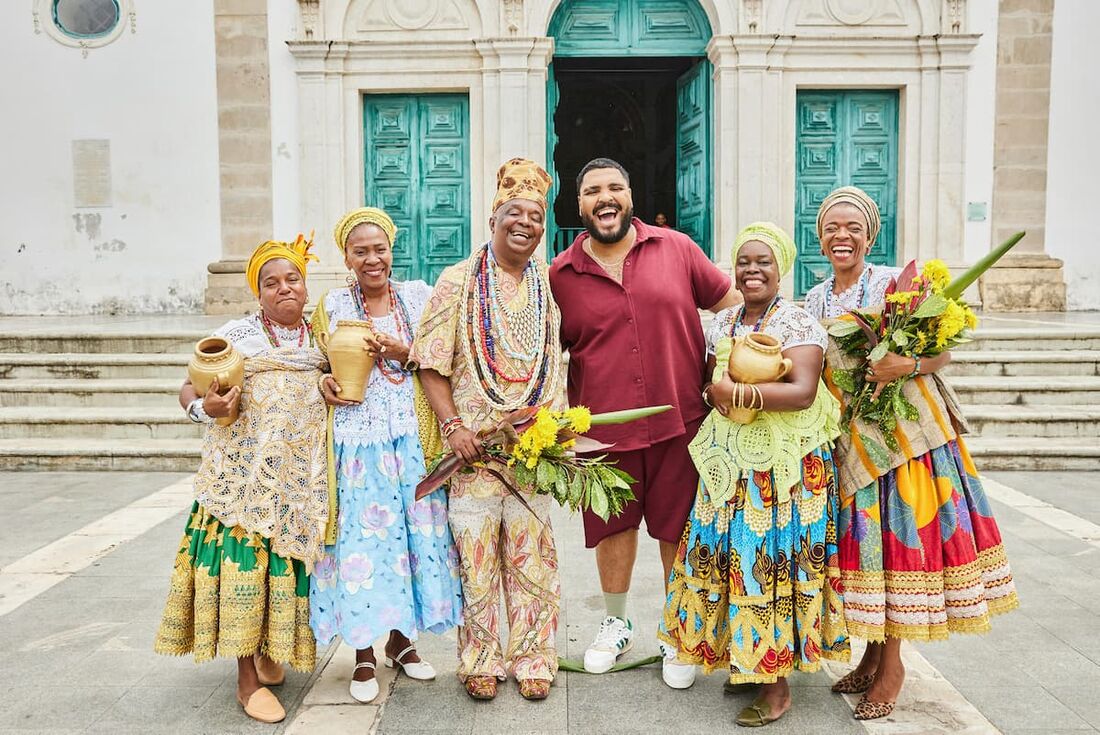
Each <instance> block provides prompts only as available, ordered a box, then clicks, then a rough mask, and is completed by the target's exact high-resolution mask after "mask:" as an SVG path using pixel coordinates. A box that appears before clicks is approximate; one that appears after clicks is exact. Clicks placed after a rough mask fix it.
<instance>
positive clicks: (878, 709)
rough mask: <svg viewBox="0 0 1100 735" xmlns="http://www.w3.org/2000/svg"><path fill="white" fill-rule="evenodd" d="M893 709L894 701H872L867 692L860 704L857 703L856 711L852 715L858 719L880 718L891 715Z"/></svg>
mask: <svg viewBox="0 0 1100 735" xmlns="http://www.w3.org/2000/svg"><path fill="white" fill-rule="evenodd" d="M893 711H894V703H893V702H872V701H871V700H869V699H867V695H866V694H865V695H863V697H862V698H861V699H860V700H859V704H857V705H856V711H855V712H854V713H853V715H852V716H853V717H855V718H856V719H857V720H878V719H880V718H883V717H889V716H890V715H891V713H893Z"/></svg>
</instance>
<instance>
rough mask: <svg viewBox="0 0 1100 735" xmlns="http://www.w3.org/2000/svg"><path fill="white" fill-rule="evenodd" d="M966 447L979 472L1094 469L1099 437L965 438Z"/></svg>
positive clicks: (1098, 457)
mask: <svg viewBox="0 0 1100 735" xmlns="http://www.w3.org/2000/svg"><path fill="white" fill-rule="evenodd" d="M966 446H967V448H968V449H969V450H970V454H971V456H972V457H973V458H974V464H976V465H977V466H978V469H979V470H980V471H981V472H994V471H997V470H1001V471H1007V470H1035V471H1039V470H1052V471H1057V470H1095V469H1096V466H1097V463H1100V439H1097V438H1096V437H1095V436H1093V437H1079V438H1067V437H1063V438H1044V439H1035V438H1031V437H1016V438H1009V437H991V438H984V437H973V436H968V437H966Z"/></svg>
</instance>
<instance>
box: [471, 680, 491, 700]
mask: <svg viewBox="0 0 1100 735" xmlns="http://www.w3.org/2000/svg"><path fill="white" fill-rule="evenodd" d="M466 693H467V694H469V695H470V696H471V697H473V698H474V699H493V698H495V697H496V696H497V679H496V677H495V676H468V677H466Z"/></svg>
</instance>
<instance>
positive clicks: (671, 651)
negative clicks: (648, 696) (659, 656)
mask: <svg viewBox="0 0 1100 735" xmlns="http://www.w3.org/2000/svg"><path fill="white" fill-rule="evenodd" d="M661 653H663V654H664V656H665V659H664V661H662V662H661V678H662V679H664V680H665V684H668V685H669V686H670V687H672V688H673V689H687V688H688V687H690V686H691V685H692V684H694V683H695V664H685V663H681V662H679V661H677V660H676V649H675V648H673V647H672V646H670V645H668V644H667V643H664V642H662V643H661Z"/></svg>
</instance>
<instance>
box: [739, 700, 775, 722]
mask: <svg viewBox="0 0 1100 735" xmlns="http://www.w3.org/2000/svg"><path fill="white" fill-rule="evenodd" d="M782 716H783V715H778V716H775V717H773V716H772V708H771V705H770V704H768V703H767V702H765V701H764V700H762V699H758V700H756V701H755V702H753V703H752V704H750V705H749V706H748V707H746V708H745V709H743V710H741V713H740V714H738V715H737V719H736V720H734V722H736V723H737V724H738V725H740V726H741V727H763V726H764V725H767V724H768V723H770V722H775V721H776V720H778V719H779V718H780V717H782Z"/></svg>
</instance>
